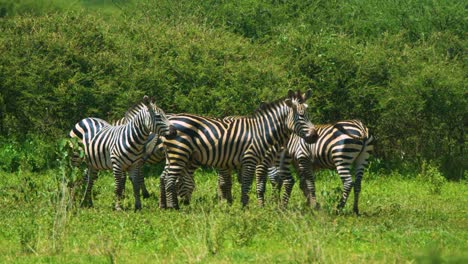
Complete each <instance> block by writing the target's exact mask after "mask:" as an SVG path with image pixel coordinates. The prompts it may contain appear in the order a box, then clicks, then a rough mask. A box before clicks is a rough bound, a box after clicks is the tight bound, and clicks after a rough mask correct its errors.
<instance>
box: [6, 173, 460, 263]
mask: <svg viewBox="0 0 468 264" xmlns="http://www.w3.org/2000/svg"><path fill="white" fill-rule="evenodd" d="M1 176H2V177H1V180H0V186H1V191H0V201H1V203H2V206H1V208H0V215H1V216H0V217H1V219H0V223H1V224H0V241H1V242H0V256H1V257H0V262H16V263H31V262H54V263H63V262H74V263H75V262H77V263H89V262H90V261H91V262H98V263H101V262H107V263H108V262H113V261H116V262H120V263H129V262H131V263H133V262H164V263H187V262H190V263H191V262H204V263H219V262H221V263H223V262H224V263H228V262H229V263H230V262H237V263H243V262H264V261H265V262H273V263H285V262H286V263H290V262H296V263H310V262H322V263H330V262H332V263H358V262H359V263H361V262H362V261H371V262H379V263H388V262H407V261H408V262H411V261H432V260H441V261H450V262H452V261H455V262H456V261H466V260H467V257H468V256H467V254H466V253H465V252H466V250H467V249H468V246H467V243H466V241H467V239H468V235H467V231H466V230H467V227H468V215H467V207H466V204H467V202H468V201H467V199H468V198H467V197H468V196H467V192H468V188H467V185H466V183H454V182H448V183H446V184H445V185H444V186H443V188H442V193H441V194H440V195H434V194H431V193H430V186H429V184H428V183H425V182H423V181H421V180H417V179H402V178H400V177H396V178H391V177H388V176H381V177H372V179H369V180H366V181H365V182H364V185H363V193H362V199H361V211H362V214H363V215H362V216H361V217H356V216H354V215H353V214H352V212H351V211H352V210H351V205H350V203H349V204H348V205H347V207H346V209H345V210H344V212H342V213H341V214H339V215H335V214H334V213H332V212H331V211H330V212H329V211H327V210H326V209H322V210H320V211H312V210H309V209H307V208H306V207H305V205H304V201H303V199H302V197H301V195H302V194H300V193H299V190H298V188H296V189H295V190H294V192H293V197H292V199H291V204H290V206H289V208H288V209H286V210H281V209H279V208H278V207H277V204H276V203H275V202H274V201H273V196H272V195H271V194H270V193H268V194H267V197H268V198H269V199H268V203H267V205H266V206H265V207H264V208H260V207H258V206H257V205H256V203H255V199H254V193H253V192H252V194H251V196H252V200H251V201H252V202H251V204H250V205H249V208H247V209H242V208H241V206H240V202H239V200H240V197H239V193H240V191H239V185H238V184H237V183H236V184H235V185H234V190H233V195H234V198H235V203H234V205H232V206H228V205H226V204H225V203H222V202H221V203H220V202H218V200H217V198H216V175H215V174H214V173H207V172H198V173H197V176H196V180H197V189H196V191H195V193H194V196H193V203H192V205H190V206H186V207H182V209H181V210H180V211H161V210H159V209H158V208H157V199H156V197H155V196H156V195H157V193H158V179H157V178H155V177H149V178H147V183H148V187H149V189H150V191H151V192H152V193H153V196H152V197H151V198H150V199H148V200H145V201H144V204H143V206H144V208H143V210H142V211H141V212H138V213H134V212H133V210H132V206H133V198H131V196H130V197H127V199H126V200H125V206H126V207H127V210H126V211H124V212H115V211H113V210H112V203H113V179H112V177H111V175H109V174H108V173H104V174H102V175H101V177H100V178H99V179H98V180H97V182H96V186H95V187H96V188H95V207H94V208H92V209H81V208H78V209H72V208H68V209H67V208H65V209H66V210H67V214H66V216H65V217H64V218H63V222H62V223H63V226H62V227H61V228H57V225H56V219H57V215H58V214H59V211H60V207H58V201H59V200H58V199H57V197H59V192H58V191H59V189H58V188H57V182H56V180H55V178H54V172H52V171H51V172H48V173H44V174H32V173H16V174H10V173H2V175H1ZM340 184H341V183H340V181H339V179H338V177H336V175H335V174H331V173H322V174H321V175H319V177H318V181H317V188H318V190H319V191H318V199H319V202H321V203H322V205H323V207H326V206H327V203H333V202H332V201H331V199H328V200H327V197H325V196H324V194H326V193H325V192H321V190H323V189H324V188H327V189H330V188H337V187H339V186H340ZM126 193H127V195H128V194H130V193H131V189H130V186H127V190H126ZM351 199H352V196H351ZM330 206H331V205H330Z"/></svg>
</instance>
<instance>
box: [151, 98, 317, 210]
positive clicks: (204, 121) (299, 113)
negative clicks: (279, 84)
mask: <svg viewBox="0 0 468 264" xmlns="http://www.w3.org/2000/svg"><path fill="white" fill-rule="evenodd" d="M310 95H311V90H309V91H307V93H305V94H302V93H300V92H299V91H298V92H296V93H295V92H293V91H289V92H288V97H286V98H284V99H281V100H278V101H275V102H272V103H268V104H264V105H263V107H261V108H260V109H259V110H258V111H256V112H255V113H254V115H252V116H249V117H237V118H233V119H232V120H223V119H218V118H209V117H202V116H197V115H190V114H185V115H175V116H172V117H171V122H172V123H173V125H174V126H175V127H176V129H177V130H178V135H177V137H176V138H175V139H173V140H166V141H165V146H166V151H167V160H168V162H169V163H168V164H166V168H165V172H164V173H163V174H162V175H161V179H160V180H161V186H162V188H161V199H160V200H161V203H162V206H161V207H163V208H165V207H167V208H178V207H179V205H178V199H177V186H176V183H177V181H178V180H179V181H184V185H185V179H190V178H191V176H187V175H190V174H191V173H193V169H194V168H196V167H198V166H201V165H204V166H210V167H214V168H219V169H224V170H230V169H235V168H240V173H241V177H242V195H241V202H242V204H243V205H244V206H245V205H247V203H248V200H249V197H248V192H249V189H250V186H251V184H252V182H253V174H254V172H255V168H256V165H257V164H259V163H260V162H262V160H263V159H264V158H265V156H266V155H267V152H268V150H270V149H271V147H272V146H274V145H284V144H286V143H287V140H288V139H289V136H290V135H291V133H295V134H298V135H299V136H300V137H301V138H304V139H305V140H306V141H307V142H309V143H313V142H314V141H315V140H316V138H317V137H316V132H315V128H314V126H313V124H312V123H311V122H310V120H309V118H308V115H307V111H306V110H307V104H305V101H306V100H307V99H308V98H309V97H310ZM185 188H188V189H189V188H190V186H188V187H187V186H185ZM179 191H183V190H179ZM229 192H230V190H229Z"/></svg>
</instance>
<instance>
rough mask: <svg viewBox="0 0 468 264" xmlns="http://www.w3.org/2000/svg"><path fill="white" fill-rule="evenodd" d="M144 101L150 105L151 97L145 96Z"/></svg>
mask: <svg viewBox="0 0 468 264" xmlns="http://www.w3.org/2000/svg"><path fill="white" fill-rule="evenodd" d="M143 103H144V104H145V105H146V106H149V105H150V100H149V97H148V96H147V95H145V96H143Z"/></svg>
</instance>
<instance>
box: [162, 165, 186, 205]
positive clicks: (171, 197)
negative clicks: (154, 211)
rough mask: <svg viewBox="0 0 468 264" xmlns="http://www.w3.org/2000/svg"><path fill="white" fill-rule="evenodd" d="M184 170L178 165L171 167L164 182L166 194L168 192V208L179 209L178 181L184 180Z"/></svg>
mask: <svg viewBox="0 0 468 264" xmlns="http://www.w3.org/2000/svg"><path fill="white" fill-rule="evenodd" d="M182 177H184V168H183V167H180V166H176V165H171V166H170V167H169V168H168V170H167V174H166V179H165V181H164V185H165V192H166V208H169V209H176V210H178V209H179V201H178V198H177V196H178V194H177V179H179V180H183V178H182Z"/></svg>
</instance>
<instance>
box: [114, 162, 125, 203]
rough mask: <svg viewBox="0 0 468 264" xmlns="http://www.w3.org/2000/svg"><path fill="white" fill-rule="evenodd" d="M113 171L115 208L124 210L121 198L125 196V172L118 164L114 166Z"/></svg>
mask: <svg viewBox="0 0 468 264" xmlns="http://www.w3.org/2000/svg"><path fill="white" fill-rule="evenodd" d="M112 171H113V172H114V179H115V207H114V208H115V210H117V211H120V210H122V206H121V204H120V203H121V200H122V198H123V192H124V190H125V180H126V176H125V172H124V171H123V170H122V168H120V166H119V165H118V164H114V165H113V166H112Z"/></svg>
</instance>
